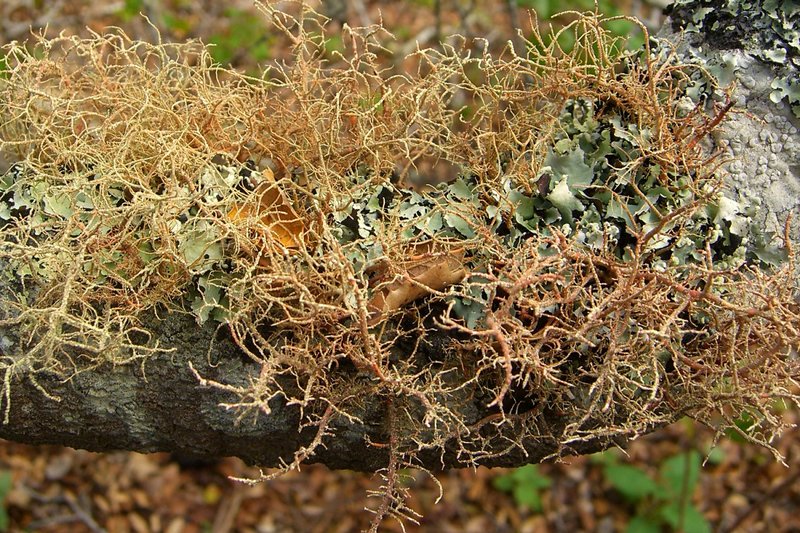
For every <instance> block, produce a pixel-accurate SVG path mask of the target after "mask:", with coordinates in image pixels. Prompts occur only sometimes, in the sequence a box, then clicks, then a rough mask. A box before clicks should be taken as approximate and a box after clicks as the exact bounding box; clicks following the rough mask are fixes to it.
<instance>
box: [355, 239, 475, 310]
mask: <svg viewBox="0 0 800 533" xmlns="http://www.w3.org/2000/svg"><path fill="white" fill-rule="evenodd" d="M432 247H433V245H432V243H425V244H422V245H419V246H418V247H417V248H416V249H415V251H416V252H419V253H417V254H415V256H414V257H413V258H411V259H410V260H409V261H408V262H406V264H405V265H404V267H405V271H403V272H402V273H401V274H400V275H399V279H395V280H394V281H392V282H390V283H388V284H383V285H382V286H381V282H382V280H383V279H385V278H386V277H387V276H388V275H389V272H386V270H388V268H389V267H388V266H385V267H384V272H382V273H378V274H377V275H376V276H375V277H374V278H373V280H376V281H375V282H373V283H374V284H375V285H376V286H377V287H378V288H377V290H376V292H375V293H374V294H373V296H372V298H371V299H370V300H369V302H368V303H367V308H368V309H369V310H370V312H371V319H370V325H374V324H377V323H378V322H380V321H381V319H383V317H385V316H386V315H387V314H389V313H391V312H392V311H396V310H397V309H400V308H401V307H403V306H405V305H407V304H409V303H411V302H413V301H414V300H416V299H418V298H421V297H422V296H425V295H427V294H430V293H431V292H433V291H442V290H444V289H446V288H447V287H450V286H451V285H454V284H456V283H458V282H460V281H461V280H462V279H464V276H466V275H467V270H466V268H465V267H464V260H465V255H466V252H465V250H464V249H463V248H458V249H454V250H448V251H446V252H439V253H435V252H432V251H431V249H432ZM395 278H398V276H395ZM384 283H385V282H384Z"/></svg>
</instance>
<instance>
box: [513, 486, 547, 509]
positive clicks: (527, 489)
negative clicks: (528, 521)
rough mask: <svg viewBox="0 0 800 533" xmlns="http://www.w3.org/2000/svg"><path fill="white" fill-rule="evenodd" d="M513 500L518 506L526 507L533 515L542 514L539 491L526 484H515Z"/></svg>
mask: <svg viewBox="0 0 800 533" xmlns="http://www.w3.org/2000/svg"><path fill="white" fill-rule="evenodd" d="M513 494H514V500H516V502H517V503H518V504H520V505H524V506H526V507H527V508H528V509H530V510H531V511H533V512H535V513H541V512H542V498H541V496H540V495H539V489H537V488H536V487H534V486H532V485H528V484H526V483H520V484H517V485H516V486H515V487H514V492H513Z"/></svg>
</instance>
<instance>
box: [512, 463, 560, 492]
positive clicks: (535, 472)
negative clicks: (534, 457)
mask: <svg viewBox="0 0 800 533" xmlns="http://www.w3.org/2000/svg"><path fill="white" fill-rule="evenodd" d="M511 476H512V477H513V478H514V479H515V480H516V481H517V482H518V483H520V484H525V485H530V486H532V487H535V488H539V489H545V488H547V487H549V486H550V485H551V484H552V482H551V481H550V478H548V477H547V476H545V475H544V474H542V473H540V472H539V467H538V466H537V465H525V466H522V467H520V468H517V469H516V470H515V471H514V472H513V473H512V474H511Z"/></svg>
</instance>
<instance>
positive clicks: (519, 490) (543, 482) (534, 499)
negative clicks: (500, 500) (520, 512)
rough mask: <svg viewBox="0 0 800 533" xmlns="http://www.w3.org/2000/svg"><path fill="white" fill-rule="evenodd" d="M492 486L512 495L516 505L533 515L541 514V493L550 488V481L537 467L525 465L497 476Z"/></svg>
mask: <svg viewBox="0 0 800 533" xmlns="http://www.w3.org/2000/svg"><path fill="white" fill-rule="evenodd" d="M492 484H493V485H494V487H495V488H496V489H498V490H501V491H503V492H508V493H510V494H512V495H513V496H514V500H515V501H516V502H517V504H518V505H521V506H524V507H527V508H528V509H530V510H531V511H533V512H534V513H541V512H542V495H541V492H542V490H544V489H547V488H548V487H550V485H552V481H551V480H550V478H548V477H547V476H545V475H543V474H541V473H540V472H539V467H538V465H525V466H522V467H520V468H517V469H514V470H513V471H511V472H510V473H508V474H504V475H502V476H497V477H496V478H494V479H493V480H492Z"/></svg>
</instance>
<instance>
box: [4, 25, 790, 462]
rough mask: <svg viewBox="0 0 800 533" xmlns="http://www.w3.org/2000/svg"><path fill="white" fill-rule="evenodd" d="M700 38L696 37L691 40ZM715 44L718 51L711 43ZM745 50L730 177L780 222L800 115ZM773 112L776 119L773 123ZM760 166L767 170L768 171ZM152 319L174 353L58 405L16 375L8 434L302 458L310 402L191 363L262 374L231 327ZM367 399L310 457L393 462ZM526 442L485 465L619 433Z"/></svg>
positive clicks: (111, 446) (70, 389)
mask: <svg viewBox="0 0 800 533" xmlns="http://www.w3.org/2000/svg"><path fill="white" fill-rule="evenodd" d="M676 20H686V17H685V15H684V16H681V17H676ZM697 44H698V42H697V41H694V37H692V42H691V46H692V47H693V48H694V47H696V46H697ZM714 53H718V52H714V51H713V50H712V51H711V52H709V54H714ZM736 53H737V54H741V55H742V58H743V59H744V60H746V61H747V62H749V63H747V69H746V71H745V72H740V73H737V74H736V75H737V76H739V77H740V79H741V85H743V86H744V88H745V92H743V93H741V94H744V95H745V99H744V100H743V101H742V102H741V103H744V104H747V105H748V109H752V110H753V112H754V114H755V115H756V116H754V117H748V116H747V115H745V114H744V113H741V114H738V115H737V118H736V119H735V120H738V121H739V122H735V123H732V124H731V125H729V126H727V130H725V136H727V138H728V141H729V142H727V143H726V145H728V146H729V147H730V149H731V151H732V153H733V155H736V156H737V157H738V158H739V159H738V161H741V164H740V166H737V167H734V168H732V169H731V171H732V173H733V177H732V179H731V181H730V186H731V189H732V190H733V191H735V192H736V193H739V194H743V195H756V196H762V197H763V199H764V203H765V205H764V207H765V210H764V217H765V219H767V220H770V221H772V223H773V224H776V225H778V224H779V219H780V218H781V217H785V215H786V214H788V213H789V212H791V211H796V210H797V206H798V203H800V180H799V178H798V170H799V169H800V159H799V158H798V152H797V148H796V147H797V143H796V142H795V139H796V136H795V134H796V132H797V129H794V128H796V127H797V126H798V123H797V122H798V121H797V119H796V118H795V117H794V116H793V115H792V114H791V112H790V111H789V109H788V107H789V106H788V105H784V104H782V103H779V104H777V105H776V104H774V103H772V102H770V101H769V98H768V95H769V92H770V91H771V89H770V83H771V79H770V77H769V71H770V69H769V68H768V67H767V66H765V65H764V64H763V63H761V62H760V60H759V59H757V58H754V57H752V56H749V55H748V54H747V53H746V52H739V51H737V52H736ZM743 64H744V63H743ZM742 74H744V76H742ZM764 117H770V118H768V119H767V120H766V121H761V120H760V119H761V118H764ZM776 139H777V140H776ZM723 140H724V139H723ZM776 142H780V143H781V149H780V150H776V148H775V146H774V144H775V143H776ZM734 164H735V162H734ZM750 167H753V169H755V170H753V169H751V168H750ZM760 167H765V170H764V172H762V173H761V174H758V173H757V172H758V168H760ZM753 172H756V174H755V176H759V175H763V179H751V180H750V181H749V182H744V180H743V179H741V177H740V176H745V175H748V176H750V175H753V174H752V173H753ZM798 218H800V217H798ZM795 235H796V233H795ZM149 326H151V327H153V328H154V330H155V331H156V332H157V334H158V337H159V339H160V341H161V343H162V344H164V345H167V346H171V347H174V348H175V349H176V351H175V352H174V353H173V354H168V355H161V356H158V357H156V358H153V359H150V360H148V361H147V363H146V365H144V366H136V365H127V366H120V367H116V368H112V367H105V368H98V369H94V370H92V371H90V372H83V373H80V374H78V375H76V376H74V377H73V378H71V379H70V380H69V381H67V382H61V381H60V380H59V379H58V378H55V377H52V378H48V377H47V376H40V377H38V382H39V385H41V386H43V387H44V389H46V390H47V391H48V392H50V393H51V394H54V395H56V396H58V397H59V398H60V401H58V402H56V401H52V400H51V399H48V398H46V397H45V396H44V395H43V394H42V393H41V391H40V390H39V389H38V388H37V387H36V385H35V384H34V383H32V382H30V381H26V380H16V381H15V382H14V383H12V387H11V390H12V392H13V397H12V399H11V400H12V401H11V409H10V419H9V422H8V423H7V424H2V425H0V437H2V438H5V439H11V440H16V441H21V442H27V443H35V444H45V443H47V444H62V445H68V446H72V447H76V448H85V449H89V450H94V451H105V450H115V449H125V450H135V451H142V452H154V451H172V452H178V453H180V454H184V455H187V456H192V457H198V458H213V457H221V456H238V457H241V458H242V459H244V460H245V461H247V462H249V463H253V464H259V465H266V466H272V465H277V464H280V463H281V461H286V462H291V460H292V457H293V455H294V453H295V451H296V450H297V449H299V448H300V447H302V446H304V445H306V444H308V443H309V442H310V441H311V440H312V439H313V437H314V433H315V429H314V428H309V429H307V430H304V431H302V432H298V422H299V408H298V407H296V406H286V405H285V404H284V403H283V402H282V401H281V399H280V398H276V399H275V400H273V402H272V412H271V413H270V414H269V415H264V414H263V413H260V414H259V415H258V416H252V415H249V416H247V417H245V418H243V419H241V420H240V419H238V416H239V415H240V413H238V412H237V411H235V410H228V409H225V408H223V407H221V406H220V404H221V403H224V402H230V401H234V400H235V398H234V395H233V394H230V393H226V392H224V391H220V390H217V389H213V388H209V387H203V386H201V384H200V383H199V382H198V380H197V378H196V377H195V375H194V374H193V373H192V372H191V370H190V368H189V365H188V362H189V361H192V363H193V365H194V366H195V368H196V370H197V371H198V372H199V374H200V375H202V376H203V377H205V378H207V379H211V380H217V381H221V382H225V383H228V384H237V383H238V384H244V383H246V382H247V381H248V378H249V377H250V376H251V375H252V374H253V373H256V372H258V367H257V365H256V364H254V363H253V362H251V361H249V360H248V359H246V358H245V357H243V356H242V355H241V353H240V352H239V351H238V350H237V349H236V347H235V346H234V344H233V343H232V342H231V341H230V340H228V339H227V338H224V335H220V338H219V339H218V342H216V343H214V348H213V351H212V352H211V353H210V354H207V347H208V346H209V342H210V341H211V340H212V336H214V335H215V334H216V335H218V333H217V332H215V331H214V329H213V328H211V327H203V328H201V327H198V326H197V325H196V324H195V323H194V321H193V320H192V319H191V318H189V317H178V316H170V317H167V318H166V320H162V321H153V322H152V323H151V324H149ZM443 342H446V339H443ZM366 404H367V405H368V407H367V408H366V409H365V411H364V412H363V413H358V414H359V415H360V417H361V419H362V420H364V421H365V422H364V424H363V425H358V424H348V425H341V424H340V425H338V426H335V430H336V432H335V437H334V438H327V439H325V441H324V443H325V446H324V448H321V449H319V450H318V451H317V453H316V454H315V455H314V456H313V457H311V458H310V460H311V461H312V462H322V463H325V464H327V465H328V466H330V467H332V468H349V469H355V470H371V471H374V470H377V469H380V468H383V467H385V466H386V464H387V461H388V457H387V450H386V448H385V447H376V446H372V445H370V444H369V443H368V440H367V437H369V440H371V441H372V442H377V443H380V442H385V439H386V435H385V434H386V431H385V429H386V428H385V420H386V416H385V411H384V409H385V407H384V406H382V405H369V402H366ZM485 405H486V402H484V401H482V399H480V398H477V399H475V398H472V397H469V398H468V399H467V398H465V401H464V402H463V403H462V405H457V406H456V405H454V406H451V407H452V408H453V410H454V411H456V412H459V413H463V419H464V421H465V422H466V423H467V424H471V423H475V422H477V421H479V420H480V419H481V418H483V417H484V416H485V415H486V414H487V412H486V410H485V407H484V406H485ZM536 416H537V418H536V424H537V427H542V425H545V427H547V428H548V429H549V430H550V431H549V433H550V434H553V435H558V434H560V432H561V430H562V429H563V428H564V426H565V425H566V424H567V423H568V422H571V421H569V420H563V419H561V418H560V417H559V416H558V414H556V413H552V412H547V411H541V412H539V413H538V414H537V415H536ZM676 416H678V414H677V413H676ZM493 442H495V443H496V445H497V450H496V451H499V450H501V449H503V448H505V447H506V446H507V445H508V441H504V440H503V439H502V438H499V436H498V438H497V439H495V440H494V441H493ZM523 442H524V445H525V450H522V449H515V450H512V451H511V452H510V453H507V454H505V455H503V456H502V457H500V458H493V459H491V458H490V459H487V460H485V461H483V464H487V465H505V466H512V465H519V464H524V463H531V462H536V461H539V460H541V459H542V458H543V457H545V456H548V455H550V454H553V453H555V452H559V451H560V452H562V453H563V452H567V453H587V452H591V451H595V450H599V449H602V448H604V447H606V446H608V445H609V444H611V442H610V441H609V440H608V439H601V440H596V441H592V442H588V443H584V444H582V445H581V446H580V447H578V448H575V449H568V450H563V449H562V448H560V446H559V443H558V441H557V439H552V438H549V439H545V440H542V439H537V438H528V439H526V440H524V441H523ZM418 459H419V462H420V463H422V464H423V465H425V466H427V467H429V468H433V469H436V468H441V467H450V466H459V465H460V464H461V463H460V462H459V460H460V459H459V457H458V456H457V454H456V453H455V451H454V450H450V451H448V452H445V453H444V454H441V453H440V452H439V451H436V452H431V453H427V454H426V453H425V452H423V453H421V454H419V456H418Z"/></svg>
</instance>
